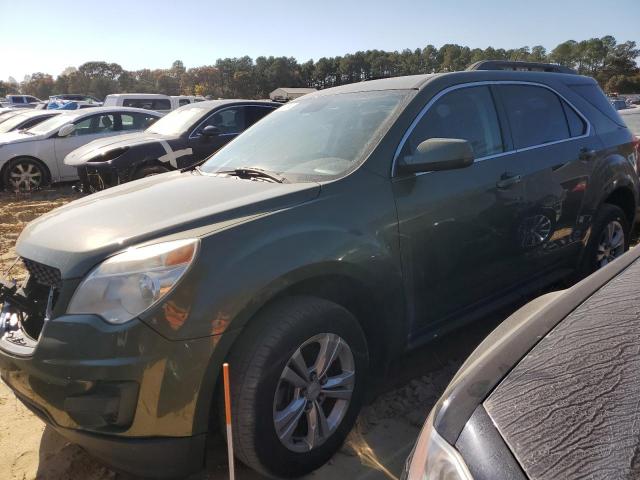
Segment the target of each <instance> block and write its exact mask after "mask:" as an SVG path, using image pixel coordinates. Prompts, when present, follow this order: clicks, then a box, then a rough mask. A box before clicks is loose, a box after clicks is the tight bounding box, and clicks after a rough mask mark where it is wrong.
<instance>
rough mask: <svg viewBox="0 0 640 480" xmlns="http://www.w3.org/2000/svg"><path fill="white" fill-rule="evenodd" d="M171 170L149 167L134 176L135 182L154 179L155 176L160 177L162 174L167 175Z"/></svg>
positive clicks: (155, 166) (154, 166)
mask: <svg viewBox="0 0 640 480" xmlns="http://www.w3.org/2000/svg"><path fill="white" fill-rule="evenodd" d="M168 171H169V169H167V168H165V167H163V166H161V165H147V166H146V167H142V168H141V169H139V170H138V171H137V172H136V173H135V174H134V176H133V179H134V180H138V179H140V178H145V177H153V176H154V175H160V174H161V173H167V172H168Z"/></svg>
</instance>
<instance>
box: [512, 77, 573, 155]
mask: <svg viewBox="0 0 640 480" xmlns="http://www.w3.org/2000/svg"><path fill="white" fill-rule="evenodd" d="M499 90H500V92H501V95H502V100H503V102H504V106H505V109H506V110H507V116H508V117H509V124H510V125H511V134H512V136H513V142H514V145H515V148H526V147H532V146H535V145H541V144H544V143H549V142H555V141H558V140H564V139H567V138H569V137H570V135H569V126H568V125H567V120H566V117H565V114H564V110H563V107H562V104H561V103H560V99H559V98H558V96H557V95H556V94H555V93H553V92H552V91H551V90H548V89H546V88H543V87H534V86H530V85H503V86H500V87H499Z"/></svg>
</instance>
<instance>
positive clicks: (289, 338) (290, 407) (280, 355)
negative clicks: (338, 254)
mask: <svg viewBox="0 0 640 480" xmlns="http://www.w3.org/2000/svg"><path fill="white" fill-rule="evenodd" d="M368 358H369V356H368V351H367V344H366V340H365V337H364V334H363V332H362V330H361V328H360V326H359V324H358V322H357V321H356V319H355V318H354V317H353V315H351V313H349V312H348V311H347V310H345V309H344V308H342V307H341V306H339V305H337V304H334V303H332V302H328V301H326V300H322V299H318V298H312V297H292V298H288V299H284V300H281V301H278V302H277V303H275V304H273V305H271V306H269V307H267V308H266V309H265V311H263V312H262V313H261V314H260V315H259V318H256V319H255V322H252V324H251V325H250V326H249V327H247V330H246V331H245V332H244V333H243V336H242V339H241V340H240V344H239V345H238V346H237V347H235V348H234V351H233V353H232V355H231V357H230V359H229V363H230V371H231V384H232V385H231V388H232V392H231V394H232V411H233V424H232V427H233V433H234V443H235V445H236V453H237V455H238V458H239V459H240V460H241V461H242V462H243V463H245V464H247V465H248V466H250V467H252V468H254V469H255V470H258V471H260V472H263V473H265V474H267V475H270V476H278V477H295V476H299V475H303V474H305V473H308V472H310V471H312V470H315V469H316V468H318V467H320V466H321V465H322V464H324V463H325V462H326V461H327V460H329V459H330V458H331V456H332V455H333V454H334V453H335V452H336V451H337V450H338V449H339V448H340V445H341V444H342V442H343V441H344V439H345V437H346V436H347V434H348V433H349V431H350V429H351V427H352V426H353V424H354V422H355V419H356V417H357V415H358V412H359V410H360V406H361V402H362V394H363V390H364V384H365V378H366V376H367V369H368Z"/></svg>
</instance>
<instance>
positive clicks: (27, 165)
mask: <svg viewBox="0 0 640 480" xmlns="http://www.w3.org/2000/svg"><path fill="white" fill-rule="evenodd" d="M9 181H10V182H11V185H13V187H14V188H15V189H16V190H19V189H21V188H22V189H24V190H33V189H34V188H38V187H39V186H40V185H41V184H42V170H41V169H40V168H39V167H38V166H37V165H35V164H33V163H32V162H19V163H16V164H15V165H14V166H13V167H12V168H11V171H10V172H9Z"/></svg>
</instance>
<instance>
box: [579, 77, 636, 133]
mask: <svg viewBox="0 0 640 480" xmlns="http://www.w3.org/2000/svg"><path fill="white" fill-rule="evenodd" d="M568 87H569V88H570V89H571V90H573V91H574V92H576V93H577V94H578V95H580V96H581V97H582V98H584V99H585V100H586V101H587V102H589V103H590V104H591V105H593V106H594V107H595V108H597V109H598V110H600V112H601V113H603V114H605V115H606V116H607V117H609V119H611V120H613V121H614V122H616V123H617V124H618V125H621V126H623V125H624V122H623V121H622V119H621V118H620V115H619V114H618V112H616V110H615V109H614V108H613V106H612V105H611V103H610V102H609V100H607V97H606V96H605V94H604V92H603V91H602V89H601V88H600V87H599V86H598V85H596V84H592V83H583V84H579V85H568Z"/></svg>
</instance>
